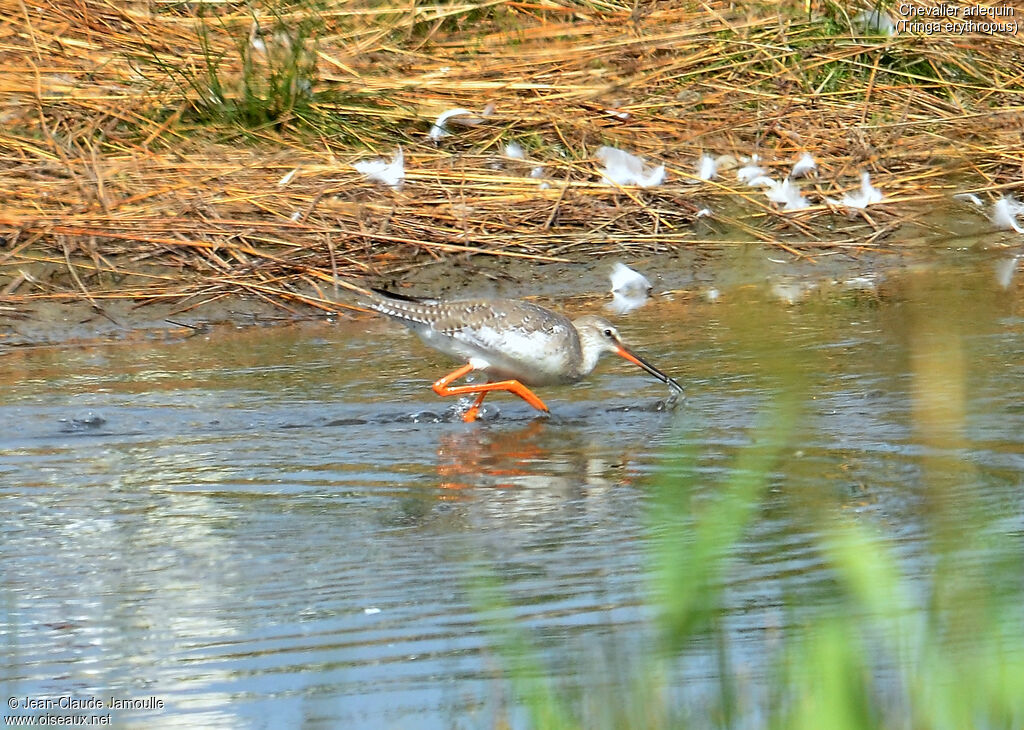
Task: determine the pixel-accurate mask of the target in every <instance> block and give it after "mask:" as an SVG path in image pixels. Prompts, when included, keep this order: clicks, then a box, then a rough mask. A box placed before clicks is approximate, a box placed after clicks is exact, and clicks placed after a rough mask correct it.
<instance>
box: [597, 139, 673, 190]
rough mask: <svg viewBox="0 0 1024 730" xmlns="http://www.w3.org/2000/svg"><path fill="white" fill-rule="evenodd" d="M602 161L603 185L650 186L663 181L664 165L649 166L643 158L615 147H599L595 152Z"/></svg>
mask: <svg viewBox="0 0 1024 730" xmlns="http://www.w3.org/2000/svg"><path fill="white" fill-rule="evenodd" d="M595 156H596V157H597V159H599V160H601V161H602V162H603V163H604V169H603V170H601V174H602V176H603V177H602V178H601V182H602V183H604V184H605V185H639V186H640V187H642V188H650V187H654V186H656V185H661V183H663V182H664V181H665V166H664V165H658V166H657V167H651V166H649V165H647V164H646V163H645V162H644V160H643V158H641V157H637V156H636V155H631V154H629V153H628V152H624V151H623V150H620V149H616V148H615V147H599V148H598V149H597V152H596V153H595Z"/></svg>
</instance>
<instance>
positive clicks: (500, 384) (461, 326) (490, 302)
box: [363, 292, 683, 422]
mask: <svg viewBox="0 0 1024 730" xmlns="http://www.w3.org/2000/svg"><path fill="white" fill-rule="evenodd" d="M363 303H364V304H365V305H366V306H367V307H369V308H371V309H373V310H375V311H377V312H380V313H381V314H385V315H387V316H388V317H391V318H392V319H394V320H397V321H399V322H401V323H402V324H404V325H405V326H406V327H408V328H409V329H411V330H412V331H413V332H415V333H416V334H417V335H419V336H420V338H421V339H422V340H423V341H424V342H425V343H426V344H428V345H430V346H431V347H433V348H435V349H437V350H440V351H441V352H444V353H447V354H448V355H452V356H453V357H455V358H458V359H459V360H464V361H466V364H465V365H463V366H462V367H460V368H459V369H457V370H455V371H453V372H451V373H449V374H448V375H446V376H444V377H443V378H441V379H440V380H438V381H437V382H435V383H434V386H433V388H434V392H435V393H437V394H438V395H442V396H446V395H465V394H470V393H475V394H477V398H476V401H474V403H473V405H472V406H471V407H470V409H469V410H468V411H467V412H466V414H465V416H464V417H463V420H465V421H467V422H472V421H475V420H476V418H477V415H478V413H479V410H480V406H481V404H482V403H483V401H484V398H485V397H486V396H487V394H488V393H490V392H491V391H495V390H506V391H508V392H510V393H514V394H515V395H517V396H519V397H520V398H522V399H523V400H525V401H526V402H527V403H529V404H530V405H531V406H533V407H534V408H536V409H537V410H540V411H545V412H546V411H547V410H548V407H547V406H546V405H544V402H543V401H541V399H540V398H538V397H537V396H536V395H535V394H534V393H533V391H531V390H530V388H529V387H527V386H537V385H558V384H568V383H575V382H576V381H578V380H581V379H582V378H584V377H585V376H587V375H588V374H590V372H591V371H592V370H593V369H594V368H595V367H596V366H597V362H598V360H599V359H600V357H601V355H603V354H604V353H606V352H611V353H615V354H616V355H619V356H620V357H623V358H625V359H626V360H629V361H630V362H632V363H633V364H635V365H637V366H639V367H641V368H643V369H644V370H646V371H647V372H648V373H650V374H651V375H653V376H654V377H656V378H658V380H660V381H662V382H663V383H667V384H668V385H669V387H670V388H672V390H673V391H674V393H675V394H679V393H682V392H683V388H682V386H680V385H679V383H677V382H676V381H675V380H673V379H672V378H670V377H669V376H668V375H666V374H665V373H663V372H662V371H661V370H658V369H657V368H656V367H654V366H653V365H652V364H650V363H649V362H647V361H646V360H644V359H643V358H642V357H640V356H639V355H637V354H636V353H634V352H632V351H631V350H629V348H627V347H626V346H625V345H624V344H623V343H622V340H621V339H620V338H619V332H618V330H616V329H615V327H614V326H613V325H612V324H611V323H610V322H608V321H607V320H605V319H602V318H601V317H596V316H593V315H587V316H583V317H579V318H578V319H575V320H570V319H569V318H568V317H566V316H564V315H562V314H558V313H557V312H553V311H551V310H550V309H545V308H544V307H541V306H538V305H536V304H532V303H530V302H524V301H520V300H518V299H461V300H451V301H433V300H422V301H420V300H412V299H408V298H404V297H399V296H396V295H394V294H388V293H386V292H367V293H366V294H364V301H363ZM474 370H480V371H482V372H484V373H486V374H487V375H488V376H489V377H490V378H492V379H493V380H489V381H488V382H486V383H480V384H470V385H452V383H454V382H455V381H456V380H458V379H459V378H462V377H463V376H465V375H468V374H469V373H471V372H472V371H474Z"/></svg>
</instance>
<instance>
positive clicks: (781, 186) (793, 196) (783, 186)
mask: <svg viewBox="0 0 1024 730" xmlns="http://www.w3.org/2000/svg"><path fill="white" fill-rule="evenodd" d="M750 184H751V185H752V186H755V187H760V186H764V187H766V188H767V190H765V191H764V193H765V195H767V196H768V200H770V201H772V202H773V203H778V204H779V205H781V206H782V207H783V208H782V209H783V210H803V209H804V208H806V207H808V205H809V203H808V202H807V198H805V197H804V196H803V195H802V194H801V193H800V186H799V185H797V184H796V183H795V182H793V181H792V180H790V179H789V178H788V177H787V178H786V179H784V180H783V181H782V182H775V181H774V180H772V179H771V178H770V177H759V178H755V179H754V180H752V181H751V183H750Z"/></svg>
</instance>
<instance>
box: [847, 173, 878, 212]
mask: <svg viewBox="0 0 1024 730" xmlns="http://www.w3.org/2000/svg"><path fill="white" fill-rule="evenodd" d="M883 197H884V196H883V195H882V191H881V190H879V189H878V188H876V187H873V186H872V185H871V173H868V172H862V173H861V174H860V192H859V193H858V194H856V195H852V194H850V193H847V194H846V195H844V196H843V200H842V205H844V206H846V207H847V208H853V209H856V210H864V209H865V208H867V207H868V206H869V205H871V204H873V203H881V202H882V199H883Z"/></svg>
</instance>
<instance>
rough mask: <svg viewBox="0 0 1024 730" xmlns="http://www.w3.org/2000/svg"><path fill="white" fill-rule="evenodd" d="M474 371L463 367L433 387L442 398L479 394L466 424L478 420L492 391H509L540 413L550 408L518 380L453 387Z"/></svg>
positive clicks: (471, 368)
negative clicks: (482, 406) (478, 415)
mask: <svg viewBox="0 0 1024 730" xmlns="http://www.w3.org/2000/svg"><path fill="white" fill-rule="evenodd" d="M472 370H473V366H472V365H468V364H467V365H463V366H462V367H461V368H459V369H458V370H455V371H453V372H450V373H448V374H447V375H445V376H444V377H443V378H441V379H440V380H438V381H437V382H436V383H434V385H433V388H434V392H435V393H437V394H438V395H441V396H445V395H468V394H469V393H478V394H479V395H477V398H476V401H475V402H474V403H473V405H472V406H471V407H470V409H469V410H468V411H466V415H465V416H463V420H464V421H466V423H472V422H473V421H475V420H476V416H477V413H478V412H479V411H480V405H481V404H482V403H483V402H484V398H485V397H487V394H488V393H490V392H491V391H492V390H507V391H508V392H509V393H513V394H515V395H518V396H519V397H520V398H522V399H523V400H524V401H526V402H527V403H529V404H530V405H531V406H533V407H534V408H536V409H537V410H538V411H544V412H545V413H547V410H548V407H547V406H546V405H544V401H542V400H541V399H540V398H538V397H537V396H536V395H534V394H533V391H532V390H530V389H529V388H527V387H526V386H525V385H523V384H522V383H520V382H519V381H518V380H502V381H500V382H498V383H481V384H479V385H454V386H453V385H452V383H454V382H455V381H456V380H458V379H459V378H461V377H463V376H465V375H468V374H469V373H470V372H472Z"/></svg>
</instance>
